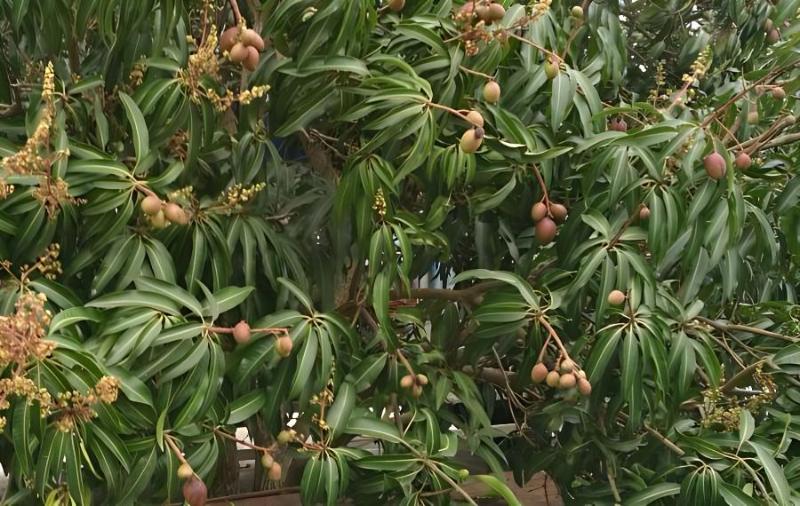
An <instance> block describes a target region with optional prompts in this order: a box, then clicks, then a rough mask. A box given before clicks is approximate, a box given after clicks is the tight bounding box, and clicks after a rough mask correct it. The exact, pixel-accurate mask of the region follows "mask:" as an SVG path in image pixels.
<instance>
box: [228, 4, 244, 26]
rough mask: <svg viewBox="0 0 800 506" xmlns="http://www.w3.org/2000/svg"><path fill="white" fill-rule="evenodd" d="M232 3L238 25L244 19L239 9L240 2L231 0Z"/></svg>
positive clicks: (234, 17)
mask: <svg viewBox="0 0 800 506" xmlns="http://www.w3.org/2000/svg"><path fill="white" fill-rule="evenodd" d="M229 2H230V4H231V9H232V10H233V19H234V20H235V21H236V24H237V25H238V24H239V23H240V22H241V19H242V12H241V11H240V10H239V2H237V1H236V0H229Z"/></svg>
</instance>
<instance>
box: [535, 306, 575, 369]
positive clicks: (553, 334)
mask: <svg viewBox="0 0 800 506" xmlns="http://www.w3.org/2000/svg"><path fill="white" fill-rule="evenodd" d="M537 320H538V321H539V323H541V324H542V326H543V327H544V328H545V329H546V330H547V332H548V334H549V335H550V337H552V338H553V340H554V341H555V342H556V346H558V349H559V350H560V351H561V354H562V355H563V356H564V358H565V359H570V360H572V359H571V358H570V356H569V352H568V351H567V349H566V348H565V347H564V343H562V342H561V338H560V337H558V334H557V333H556V330H555V329H554V328H553V326H552V325H550V322H548V321H547V318H545V317H544V316H539V317H538V318H537Z"/></svg>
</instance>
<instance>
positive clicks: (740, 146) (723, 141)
mask: <svg viewBox="0 0 800 506" xmlns="http://www.w3.org/2000/svg"><path fill="white" fill-rule="evenodd" d="M737 119H738V118H737ZM714 121H716V122H717V124H718V125H719V126H720V127H722V129H723V130H725V132H726V133H725V135H724V136H723V137H722V143H723V144H724V143H725V139H727V138H728V137H730V138H731V139H733V142H735V143H736V146H737V147H738V148H739V151H744V149H743V148H742V143H741V142H739V139H737V138H736V135H735V134H734V133H733V132H731V131H730V130H728V127H726V126H725V123H723V122H722V121H720V120H719V119H717V118H714Z"/></svg>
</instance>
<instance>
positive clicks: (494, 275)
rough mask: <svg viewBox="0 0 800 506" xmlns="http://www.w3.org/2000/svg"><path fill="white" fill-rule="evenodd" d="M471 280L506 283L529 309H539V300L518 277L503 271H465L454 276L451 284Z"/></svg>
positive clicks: (525, 282)
mask: <svg viewBox="0 0 800 506" xmlns="http://www.w3.org/2000/svg"><path fill="white" fill-rule="evenodd" d="M471 278H478V279H487V280H497V281H502V282H503V283H507V284H509V285H511V286H513V287H514V288H516V289H517V290H519V293H520V295H522V298H524V299H525V302H527V303H528V304H530V306H531V308H533V309H537V308H538V307H539V298H538V297H537V296H536V294H535V293H534V292H533V289H532V288H531V286H530V285H529V284H528V282H527V281H525V280H524V279H522V278H521V277H520V276H518V275H516V274H514V273H511V272H503V271H490V270H487V269H473V270H470V271H465V272H462V273H461V274H459V275H458V276H456V277H455V278H454V279H453V283H454V284H456V283H460V282H461V281H464V280H467V279H471Z"/></svg>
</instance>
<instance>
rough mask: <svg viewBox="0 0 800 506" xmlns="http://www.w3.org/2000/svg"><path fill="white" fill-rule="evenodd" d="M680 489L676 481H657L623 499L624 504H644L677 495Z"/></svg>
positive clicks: (628, 505)
mask: <svg viewBox="0 0 800 506" xmlns="http://www.w3.org/2000/svg"><path fill="white" fill-rule="evenodd" d="M680 491H681V486H680V485H678V484H677V483H659V484H656V485H651V486H649V487H647V488H646V489H644V490H642V491H641V492H637V493H635V494H632V495H631V496H630V497H628V498H627V500H626V501H625V506H645V505H646V504H651V503H653V502H655V501H658V500H659V499H663V498H665V497H671V496H673V495H677V494H678V493H680Z"/></svg>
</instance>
